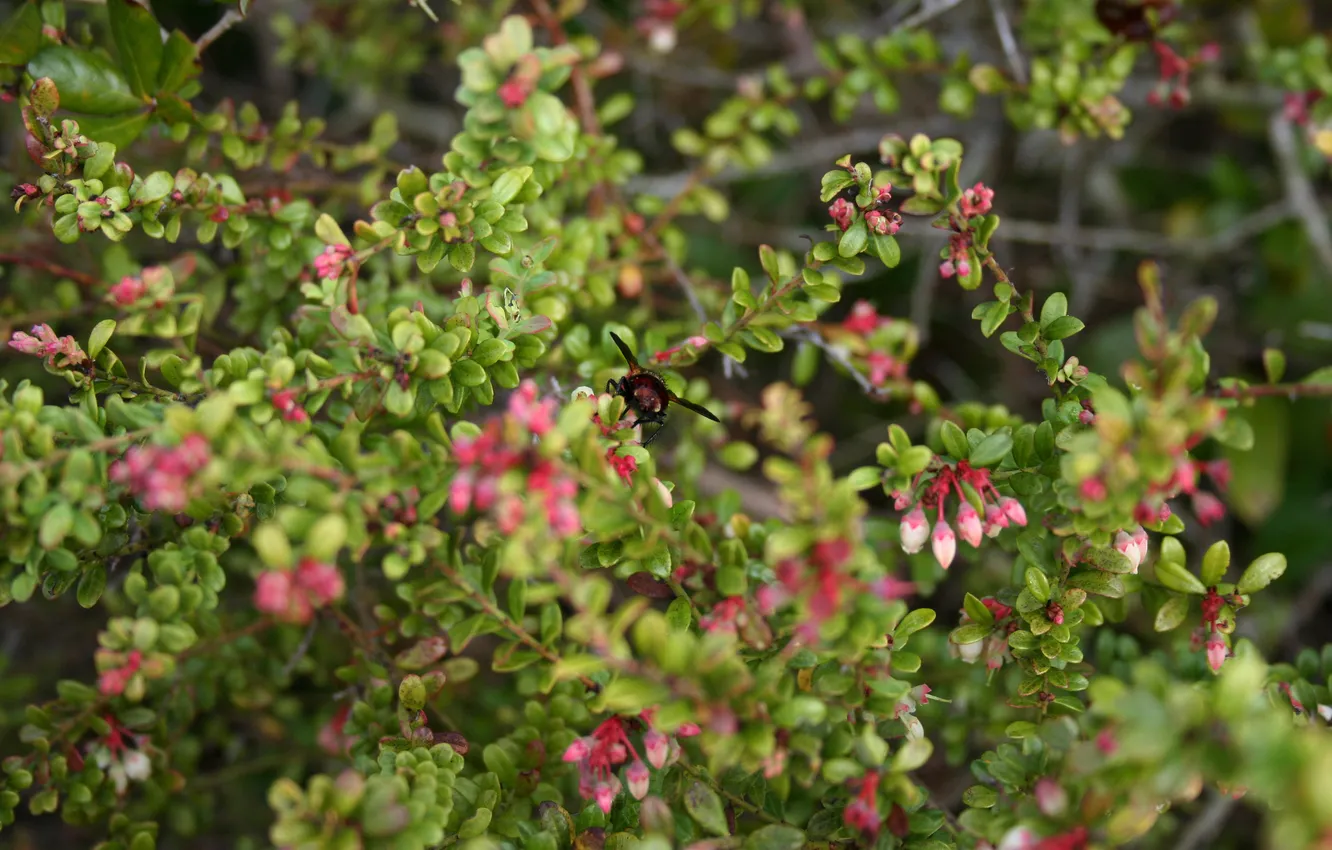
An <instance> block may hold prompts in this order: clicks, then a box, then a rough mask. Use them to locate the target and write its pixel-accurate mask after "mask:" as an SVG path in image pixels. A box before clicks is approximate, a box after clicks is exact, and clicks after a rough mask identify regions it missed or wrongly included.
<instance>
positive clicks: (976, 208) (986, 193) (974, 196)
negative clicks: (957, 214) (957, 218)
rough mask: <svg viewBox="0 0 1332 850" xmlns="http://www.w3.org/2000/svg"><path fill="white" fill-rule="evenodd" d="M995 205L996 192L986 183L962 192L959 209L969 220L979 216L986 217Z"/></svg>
mask: <svg viewBox="0 0 1332 850" xmlns="http://www.w3.org/2000/svg"><path fill="white" fill-rule="evenodd" d="M993 205H994V190H993V189H991V188H990V187H989V186H986V185H985V184H984V183H977V184H976V185H975V186H972V187H971V188H970V189H966V190H964V191H963V192H962V199H961V201H959V202H958V207H959V208H960V209H961V210H962V215H964V216H966V217H967V218H974V217H976V216H978V215H985V214H986V213H988V212H989V211H990V209H991V207H992V206H993Z"/></svg>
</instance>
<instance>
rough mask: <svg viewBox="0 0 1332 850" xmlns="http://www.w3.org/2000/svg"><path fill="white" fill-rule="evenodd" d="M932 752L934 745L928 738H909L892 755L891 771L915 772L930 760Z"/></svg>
mask: <svg viewBox="0 0 1332 850" xmlns="http://www.w3.org/2000/svg"><path fill="white" fill-rule="evenodd" d="M933 752H934V743H933V742H931V741H930V739H929V738H910V739H908V740H907V742H906V743H905V744H903V745H902V748H901V749H900V750H898V751H897V752H896V753H895V754H894V755H893V770H894V771H896V772H898V773H907V772H908V771H912V770H915V769H917V768H919V767H921V766H923V765H924V764H925V762H927V761H929V760H930V755H931V754H932V753H933Z"/></svg>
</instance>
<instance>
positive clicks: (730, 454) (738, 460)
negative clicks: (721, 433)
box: [717, 440, 759, 471]
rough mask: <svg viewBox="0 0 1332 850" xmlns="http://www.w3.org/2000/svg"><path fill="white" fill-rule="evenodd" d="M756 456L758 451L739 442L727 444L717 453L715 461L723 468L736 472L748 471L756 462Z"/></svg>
mask: <svg viewBox="0 0 1332 850" xmlns="http://www.w3.org/2000/svg"><path fill="white" fill-rule="evenodd" d="M758 456H759V453H758V449H756V448H754V446H752V445H751V444H749V443H746V442H744V441H741V440H737V441H736V442H733V443H727V444H726V445H725V446H724V447H723V448H722V450H721V451H720V452H718V453H717V459H718V460H720V461H721V462H722V465H723V466H725V467H727V468H729V469H734V470H737V471H744V470H746V469H749V468H750V467H751V466H753V465H754V464H755V462H757V461H758Z"/></svg>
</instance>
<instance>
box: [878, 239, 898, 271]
mask: <svg viewBox="0 0 1332 850" xmlns="http://www.w3.org/2000/svg"><path fill="white" fill-rule="evenodd" d="M874 253H875V254H877V255H878V257H879V259H880V260H881V261H882V262H883V264H884V265H885V266H887V267H888V268H890V269H895V268H897V264H898V263H900V262H902V247H901V246H900V245H898V244H897V240H896V239H895V238H893V237H892V236H889V235H887V234H883V233H876V234H874Z"/></svg>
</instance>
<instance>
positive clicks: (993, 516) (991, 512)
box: [985, 505, 1008, 538]
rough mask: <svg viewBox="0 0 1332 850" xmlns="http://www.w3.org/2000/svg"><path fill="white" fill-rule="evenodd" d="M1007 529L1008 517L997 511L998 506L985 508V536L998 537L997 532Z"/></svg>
mask: <svg viewBox="0 0 1332 850" xmlns="http://www.w3.org/2000/svg"><path fill="white" fill-rule="evenodd" d="M1005 528H1008V517H1006V516H1004V512H1003V511H1002V510H1000V509H999V506H998V505H986V506H985V536H986V537H991V538H993V537H998V536H999V532H1001V531H1003V530H1004V529H1005Z"/></svg>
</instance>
